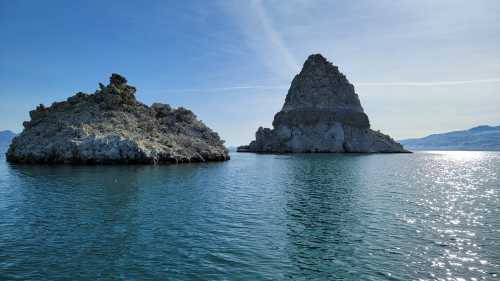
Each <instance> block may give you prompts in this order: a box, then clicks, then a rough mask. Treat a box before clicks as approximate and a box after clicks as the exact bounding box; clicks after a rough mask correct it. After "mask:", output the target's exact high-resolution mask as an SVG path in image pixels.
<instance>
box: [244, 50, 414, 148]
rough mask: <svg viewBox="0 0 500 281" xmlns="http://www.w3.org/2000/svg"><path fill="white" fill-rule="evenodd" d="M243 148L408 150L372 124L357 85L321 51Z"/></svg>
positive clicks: (296, 77) (293, 82)
mask: <svg viewBox="0 0 500 281" xmlns="http://www.w3.org/2000/svg"><path fill="white" fill-rule="evenodd" d="M238 151H239V152H259V153H294V152H361V153H369V152H408V151H407V150H405V149H404V148H403V146H402V145H401V144H399V143H397V142H396V141H394V140H393V139H392V138H391V137H389V136H388V135H384V134H382V133H380V132H378V131H374V130H372V129H370V122H369V120H368V116H367V115H366V114H365V112H364V110H363V107H362V106H361V103H360V101H359V97H358V95H357V94H356V93H355V91H354V86H353V85H352V84H351V83H349V81H348V80H347V78H346V77H345V76H344V75H343V74H342V73H341V72H340V71H339V70H338V68H337V67H336V66H334V65H332V64H331V63H330V62H328V61H327V60H326V59H325V58H324V57H323V56H322V55H319V54H316V55H311V56H309V58H308V59H307V60H306V62H305V63H304V66H303V68H302V70H301V72H300V73H299V74H298V75H297V76H295V78H294V79H293V81H292V85H291V86H290V89H289V90H288V94H287V96H286V99H285V104H284V105H283V108H282V109H281V111H280V112H278V113H277V114H276V115H275V116H274V121H273V129H268V128H262V127H260V128H259V129H258V130H257V132H256V134H255V140H254V141H252V142H251V143H250V144H249V145H245V146H240V147H238Z"/></svg>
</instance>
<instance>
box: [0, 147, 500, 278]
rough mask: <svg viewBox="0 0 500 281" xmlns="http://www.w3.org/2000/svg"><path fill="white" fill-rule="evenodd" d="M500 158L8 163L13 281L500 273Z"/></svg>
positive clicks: (6, 231)
mask: <svg viewBox="0 0 500 281" xmlns="http://www.w3.org/2000/svg"><path fill="white" fill-rule="evenodd" d="M499 193H500V153H495V152H441V153H415V154H400V155H328V154H325V155H294V156H286V155H281V156H276V155H254V154H238V153H234V154H233V155H232V160H231V161H228V162H225V163H211V164H193V165H191V164H187V165H179V166H160V167H151V166H118V167H112V166H97V167H84V166H15V165H10V164H7V163H5V161H4V159H3V158H2V159H0V280H11V279H12V280H16V279H17V280H500V277H499V276H500V194H499Z"/></svg>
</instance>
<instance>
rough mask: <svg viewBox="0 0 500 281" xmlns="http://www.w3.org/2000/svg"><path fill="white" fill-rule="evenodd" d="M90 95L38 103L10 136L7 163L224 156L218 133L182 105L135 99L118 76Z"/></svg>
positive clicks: (189, 159)
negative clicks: (46, 103)
mask: <svg viewBox="0 0 500 281" xmlns="http://www.w3.org/2000/svg"><path fill="white" fill-rule="evenodd" d="M99 87H100V89H99V90H98V91H96V92H95V93H94V94H85V93H81V92H80V93H77V94H76V95H74V96H72V97H70V98H68V99H67V101H63V102H55V103H53V104H52V105H51V106H50V107H45V106H43V105H40V106H38V107H37V108H36V109H35V110H33V111H31V112H30V117H31V120H30V121H27V122H24V123H23V125H24V130H23V132H22V133H21V134H20V135H18V136H17V137H15V138H14V140H13V141H12V144H11V145H10V147H9V149H8V151H7V154H6V156H7V161H9V162H15V163H72V164H76V163H78V164H127V163H137V164H164V163H186V162H205V161H223V160H228V159H229V154H228V150H227V149H226V148H225V147H224V145H223V143H224V141H222V140H221V139H220V138H219V136H218V134H217V133H215V132H214V131H212V130H211V129H210V128H208V127H207V126H205V125H204V124H203V123H202V122H201V121H200V120H198V119H197V118H196V116H195V115H194V114H193V112H191V111H190V110H188V109H185V108H182V107H179V108H177V109H174V108H171V107H170V106H169V105H167V104H161V103H155V104H153V105H152V106H146V105H144V104H142V103H140V102H139V101H137V100H136V98H135V92H136V89H135V88H134V87H132V86H129V85H128V84H127V80H126V79H125V78H124V77H123V76H121V75H118V74H112V76H111V79H110V83H109V85H107V86H104V85H103V84H99Z"/></svg>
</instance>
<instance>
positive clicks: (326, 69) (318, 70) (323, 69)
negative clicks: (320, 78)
mask: <svg viewBox="0 0 500 281" xmlns="http://www.w3.org/2000/svg"><path fill="white" fill-rule="evenodd" d="M318 74H323V75H328V76H329V77H330V79H332V78H336V79H339V80H341V81H342V82H347V83H349V81H348V80H347V78H346V77H345V75H344V74H343V73H342V72H340V71H339V68H338V66H336V65H334V64H333V63H331V62H329V61H328V60H327V59H326V58H325V57H324V56H323V55H321V54H313V55H310V56H309V57H308V58H307V60H306V61H305V62H304V65H303V66H302V71H301V72H300V73H299V75H318Z"/></svg>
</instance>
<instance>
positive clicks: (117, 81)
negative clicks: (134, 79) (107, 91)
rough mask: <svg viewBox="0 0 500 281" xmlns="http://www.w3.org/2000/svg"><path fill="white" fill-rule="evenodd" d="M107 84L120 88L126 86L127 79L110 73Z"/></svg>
mask: <svg viewBox="0 0 500 281" xmlns="http://www.w3.org/2000/svg"><path fill="white" fill-rule="evenodd" d="M109 84H110V85H115V86H122V85H126V84H127V79H126V78H125V77H123V76H121V75H120V74H117V73H112V74H111V77H110V78H109Z"/></svg>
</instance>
